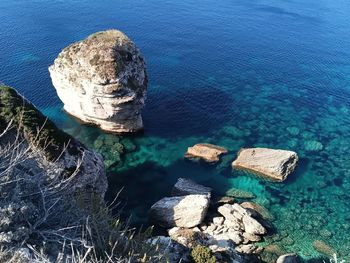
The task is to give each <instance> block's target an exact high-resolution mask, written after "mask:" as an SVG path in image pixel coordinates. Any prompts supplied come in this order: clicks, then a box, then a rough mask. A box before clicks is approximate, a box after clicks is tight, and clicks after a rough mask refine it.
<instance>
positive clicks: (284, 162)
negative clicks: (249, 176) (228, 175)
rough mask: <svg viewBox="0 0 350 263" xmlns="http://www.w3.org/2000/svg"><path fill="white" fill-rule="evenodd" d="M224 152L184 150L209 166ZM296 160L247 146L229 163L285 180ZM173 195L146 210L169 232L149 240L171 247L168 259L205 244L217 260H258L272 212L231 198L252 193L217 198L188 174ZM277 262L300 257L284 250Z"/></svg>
mask: <svg viewBox="0 0 350 263" xmlns="http://www.w3.org/2000/svg"><path fill="white" fill-rule="evenodd" d="M226 153H228V150H227V149H225V148H223V147H220V146H216V145H213V144H208V143H199V144H196V145H194V146H192V147H189V148H188V150H187V152H186V153H185V158H187V159H190V160H203V161H205V162H208V163H211V164H213V163H217V162H219V161H220V157H221V156H222V155H224V154H226ZM297 162H298V156H297V154H296V153H295V152H292V151H286V150H275V149H268V148H248V149H242V150H241V151H240V152H239V153H238V156H237V158H236V160H234V161H233V162H232V167H233V168H238V169H245V170H249V171H252V172H255V173H256V174H258V175H261V176H264V177H265V178H267V179H270V180H274V181H284V180H285V179H286V178H287V176H288V175H289V174H291V173H292V172H293V171H294V169H295V167H296V165H297ZM171 195H172V196H170V197H164V198H162V199H161V200H159V201H158V202H156V203H155V204H154V205H153V206H152V207H151V209H150V213H149V219H150V222H152V223H153V224H155V225H158V226H161V227H163V228H166V229H167V230H168V235H169V236H168V237H164V236H162V237H155V238H153V239H152V242H160V243H161V244H163V246H164V247H167V248H169V247H171V248H172V249H171V251H168V252H171V253H170V254H171V255H172V259H171V262H179V260H182V261H184V262H186V260H187V259H188V258H187V257H188V255H189V253H188V251H189V250H190V249H192V251H193V249H196V248H197V247H198V246H203V247H206V248H209V249H210V251H212V252H213V253H215V257H216V258H219V259H220V261H219V262H259V255H260V253H261V252H262V251H263V249H264V248H263V247H261V246H257V245H256V243H257V242H259V241H262V240H263V237H264V236H266V235H267V234H268V232H269V230H270V229H271V225H270V223H269V221H270V220H272V219H273V216H272V215H271V214H270V213H269V212H268V211H267V209H265V208H264V207H262V206H260V205H259V204H256V203H254V202H251V201H249V202H248V201H245V202H237V201H236V199H235V198H239V199H242V196H243V199H247V198H248V199H249V198H251V196H250V195H248V194H247V193H244V194H243V195H242V193H241V192H240V190H239V189H235V193H234V197H228V196H226V197H222V198H219V199H218V200H216V199H217V198H216V199H215V198H213V197H212V189H211V188H209V187H206V186H203V185H199V184H197V183H196V182H194V181H192V180H190V179H187V178H179V179H178V181H177V182H176V184H175V185H174V187H173V189H172V192H171ZM231 196H232V195H231ZM237 196H238V197H237ZM252 197H254V196H252ZM186 249H187V250H186ZM186 251H187V252H186ZM278 262H298V257H297V256H296V255H291V254H288V255H284V256H283V257H281V258H279V260H278Z"/></svg>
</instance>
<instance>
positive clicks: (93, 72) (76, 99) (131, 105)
mask: <svg viewBox="0 0 350 263" xmlns="http://www.w3.org/2000/svg"><path fill="white" fill-rule="evenodd" d="M49 71H50V75H51V79H52V83H53V85H54V87H55V88H56V91H57V94H58V96H59V97H60V99H61V100H62V102H63V103H64V109H65V110H66V111H67V112H68V113H70V114H71V115H73V116H75V117H77V118H78V119H80V120H81V121H83V122H86V123H91V124H95V125H97V126H99V127H100V128H101V129H103V130H106V131H110V132H118V133H119V132H135V131H138V130H140V129H142V128H143V123H142V117H141V110H142V108H143V106H144V103H145V98H146V88H147V75H146V68H145V61H144V59H143V57H142V55H141V53H140V52H139V50H138V49H137V47H136V46H135V44H134V43H133V42H132V41H131V40H130V39H129V38H128V37H127V36H126V35H125V34H123V33H122V32H120V31H118V30H107V31H103V32H98V33H95V34H93V35H91V36H89V37H88V38H86V39H84V40H82V41H79V42H76V43H73V44H72V45H70V46H68V47H66V48H65V49H63V51H62V52H61V53H60V54H59V55H58V57H57V58H56V59H55V62H54V64H53V65H52V66H50V67H49Z"/></svg>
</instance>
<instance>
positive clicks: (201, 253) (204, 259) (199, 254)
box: [191, 246, 217, 263]
mask: <svg viewBox="0 0 350 263" xmlns="http://www.w3.org/2000/svg"><path fill="white" fill-rule="evenodd" d="M191 257H192V260H193V262H194V263H216V262H217V261H216V258H215V256H214V254H213V252H212V251H211V250H210V249H209V248H207V247H205V246H196V247H195V248H193V249H192V251H191Z"/></svg>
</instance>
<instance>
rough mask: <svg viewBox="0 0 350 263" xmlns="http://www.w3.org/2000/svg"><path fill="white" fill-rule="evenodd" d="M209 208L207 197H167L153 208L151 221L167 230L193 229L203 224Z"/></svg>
mask: <svg viewBox="0 0 350 263" xmlns="http://www.w3.org/2000/svg"><path fill="white" fill-rule="evenodd" d="M208 207H209V198H208V197H207V196H206V195H186V196H174V197H165V198H163V199H161V200H159V201H158V202H156V203H155V204H154V205H153V206H152V207H151V209H150V221H151V222H153V223H155V224H158V225H160V226H162V227H167V228H170V227H174V226H178V227H186V228H191V227H195V226H197V225H199V224H200V223H202V221H203V219H204V217H205V216H206V214H207V210H208Z"/></svg>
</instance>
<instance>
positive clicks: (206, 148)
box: [185, 143, 228, 163]
mask: <svg viewBox="0 0 350 263" xmlns="http://www.w3.org/2000/svg"><path fill="white" fill-rule="evenodd" d="M227 152H228V151H227V149H225V148H224V147H220V146H217V145H214V144H209V143H198V144H195V145H194V146H192V147H188V149H187V152H186V153H185V158H188V159H193V158H197V159H202V160H204V161H206V162H209V163H216V162H218V161H219V160H220V156H221V155H222V154H225V153H227Z"/></svg>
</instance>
